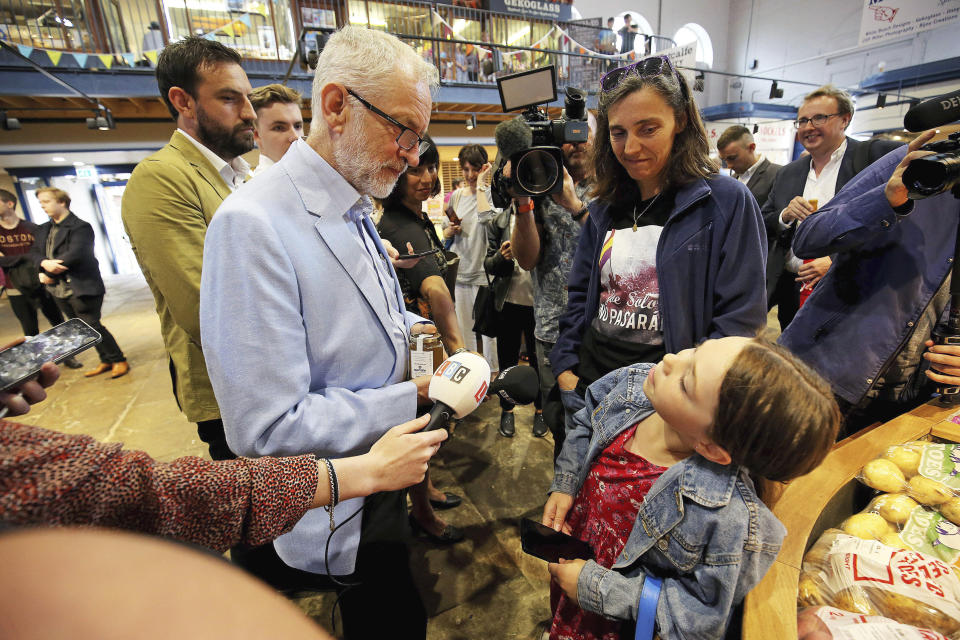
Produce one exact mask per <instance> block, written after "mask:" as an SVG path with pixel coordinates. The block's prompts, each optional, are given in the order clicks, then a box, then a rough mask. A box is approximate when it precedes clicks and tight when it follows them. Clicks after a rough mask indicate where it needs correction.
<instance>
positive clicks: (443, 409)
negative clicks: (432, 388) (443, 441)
mask: <svg viewBox="0 0 960 640" xmlns="http://www.w3.org/2000/svg"><path fill="white" fill-rule="evenodd" d="M452 417H453V409H452V408H451V407H450V406H449V405H447V404H445V403H443V402H440V401H439V400H437V401H435V402H434V404H433V408H432V409H430V422H428V423H427V426H425V427H424V428H423V430H424V431H433V430H434V429H445V428H446V426H447V424H449V422H450V418H452Z"/></svg>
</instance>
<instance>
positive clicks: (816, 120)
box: [810, 113, 827, 127]
mask: <svg viewBox="0 0 960 640" xmlns="http://www.w3.org/2000/svg"><path fill="white" fill-rule="evenodd" d="M826 121H827V116H825V115H823V114H822V113H820V114H817V115H815V116H813V117H812V118H810V122H812V123H813V126H815V127H819V126H820V125H822V124H823V123H824V122H826Z"/></svg>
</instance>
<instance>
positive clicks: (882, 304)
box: [780, 131, 960, 433]
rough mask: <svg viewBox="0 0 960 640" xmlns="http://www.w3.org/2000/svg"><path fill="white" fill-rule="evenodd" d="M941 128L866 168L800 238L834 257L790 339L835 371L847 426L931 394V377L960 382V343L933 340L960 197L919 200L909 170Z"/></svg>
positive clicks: (784, 340)
mask: <svg viewBox="0 0 960 640" xmlns="http://www.w3.org/2000/svg"><path fill="white" fill-rule="evenodd" d="M933 136H934V132H933V131H928V132H926V133H924V134H922V135H920V136H919V137H918V138H917V139H916V140H914V141H913V142H912V143H910V146H909V147H906V148H905V147H900V148H898V149H896V150H894V151H892V152H891V153H889V154H887V155H886V156H884V157H883V158H881V159H880V160H878V161H877V162H875V163H874V164H872V165H871V166H869V167H868V168H866V169H865V170H864V171H863V172H861V173H860V174H859V175H858V176H857V177H856V178H855V179H854V180H853V181H851V182H850V183H849V184H848V185H847V186H846V187H845V188H844V189H843V190H842V191H840V193H838V194H837V195H836V196H835V197H834V198H833V199H832V200H831V201H830V203H829V204H827V205H826V206H825V207H824V208H823V209H821V210H819V211H816V212H813V213H811V214H810V215H809V216H808V217H807V218H806V220H805V221H804V223H803V224H802V225H800V226H799V228H798V229H797V232H796V237H795V238H794V240H793V252H794V253H795V254H796V255H797V257H799V258H810V257H814V256H823V255H833V256H834V264H833V267H832V268H831V269H830V270H829V271H828V272H827V274H826V275H825V276H824V277H823V280H822V281H821V284H820V286H818V287H817V288H816V289H814V291H813V294H812V295H811V296H810V298H809V299H808V300H807V302H806V304H805V305H804V306H803V308H802V309H801V310H800V312H799V313H798V314H797V316H796V318H795V319H794V321H793V322H792V323H791V324H790V326H789V327H787V329H786V330H785V331H784V332H783V334H782V335H781V336H780V343H781V344H783V345H785V346H786V347H788V348H789V349H790V350H791V351H793V352H794V353H795V354H797V355H798V356H799V357H801V358H803V359H804V360H805V361H806V362H807V363H808V364H810V365H811V366H813V367H814V368H815V369H817V370H818V371H819V372H820V373H821V374H822V375H823V376H824V377H825V378H826V379H827V380H829V381H830V383H831V385H832V386H833V391H834V393H835V394H836V396H837V399H838V401H839V403H840V406H841V409H842V410H843V412H844V414H845V416H846V419H847V433H851V432H853V431H856V430H857V429H859V428H860V427H862V426H866V425H868V424H870V423H872V422H874V421H885V420H889V419H891V418H892V417H894V416H896V415H898V414H899V413H902V412H904V411H906V410H908V409H910V408H911V407H912V406H914V405H916V404H918V403H920V402H922V401H923V400H925V399H926V398H927V397H929V390H925V389H924V388H923V387H924V386H925V383H927V382H928V381H933V382H935V383H939V384H943V385H947V386H952V385H960V346H946V345H934V343H933V341H932V340H930V337H931V332H932V330H933V328H934V326H935V325H936V323H937V320H938V318H941V317H943V316H944V311H945V309H946V308H947V304H948V302H949V298H950V269H951V266H952V263H953V252H954V243H955V241H956V237H957V220H958V216H960V200H958V199H956V198H954V197H953V196H952V195H951V194H950V193H940V194H939V195H936V196H933V197H930V198H927V199H923V200H909V199H908V198H907V187H906V186H905V185H904V183H903V179H902V177H903V172H904V170H905V169H906V168H907V166H908V165H909V164H910V162H912V161H913V160H915V159H917V158H920V157H923V156H925V155H930V153H931V152H930V151H924V150H921V146H922V145H923V144H924V143H926V142H929V141H930V139H931V138H933ZM852 355H855V356H856V357H849V356H852ZM924 361H926V363H925V362H924Z"/></svg>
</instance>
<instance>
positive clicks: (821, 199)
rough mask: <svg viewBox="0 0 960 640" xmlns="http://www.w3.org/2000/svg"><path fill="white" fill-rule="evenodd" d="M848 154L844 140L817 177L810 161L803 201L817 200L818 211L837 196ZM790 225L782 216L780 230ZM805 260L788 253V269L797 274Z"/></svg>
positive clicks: (845, 140)
mask: <svg viewBox="0 0 960 640" xmlns="http://www.w3.org/2000/svg"><path fill="white" fill-rule="evenodd" d="M846 152H847V139H846V138H844V139H843V142H842V143H841V144H840V146H839V147H837V148H836V150H834V152H833V153H831V154H830V159H829V160H827V164H826V165H824V167H823V169H822V170H821V171H820V175H819V176H818V175H817V171H816V169H814V168H813V159H812V158H811V159H810V171H809V172H807V182H806V183H805V184H804V185H803V199H804V200H816V201H817V209H821V208H822V207H823V206H824V205H825V204H827V203H828V202H829V201H830V200H831V199H832V198H833V196H835V195H836V194H837V176H838V175H839V174H840V164H841V163H842V162H843V154H845V153H846ZM789 226H790V225H789V224H784V222H783V213H782V212H781V214H780V228H781V229H786V228H787V227H789ZM802 264H803V260H801V259H800V258H798V257H797V256H795V255H793V249H791V250H790V251H789V252H788V253H787V261H786V265H785V266H786V269H787V271H792V272H794V273H796V272H797V271H799V270H800V265H802Z"/></svg>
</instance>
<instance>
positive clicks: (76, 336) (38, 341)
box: [0, 318, 102, 391]
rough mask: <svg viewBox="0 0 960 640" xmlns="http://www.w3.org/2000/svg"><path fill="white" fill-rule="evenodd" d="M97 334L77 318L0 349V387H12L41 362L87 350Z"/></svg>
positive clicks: (27, 377) (30, 375)
mask: <svg viewBox="0 0 960 640" xmlns="http://www.w3.org/2000/svg"><path fill="white" fill-rule="evenodd" d="M101 339H102V338H101V336H100V334H99V333H97V332H96V331H94V330H93V329H92V328H91V327H90V325H88V324H87V323H86V322H84V321H83V320H81V319H80V318H71V319H70V320H67V321H66V322H64V323H63V324H58V325H57V326H55V327H53V328H52V329H49V330H47V331H44V332H43V333H40V334H37V335H35V336H31V337H30V338H27V339H26V340H24V341H23V342H21V343H20V344H18V345H14V346H12V347H10V348H9V349H7V350H5V351H0V390H2V391H6V390H7V389H10V388H11V387H16V386H19V385H21V384H23V383H24V382H26V381H27V380H30V379H31V378H34V377H36V376H37V375H38V374H39V373H40V367H41V366H43V363H45V362H54V363H59V362H62V361H63V360H66V359H67V358H69V357H70V356H73V355H76V354H78V353H80V352H81V351H83V350H85V349H89V348H90V347H92V346H94V345H95V344H97V343H98V342H100V340H101Z"/></svg>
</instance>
